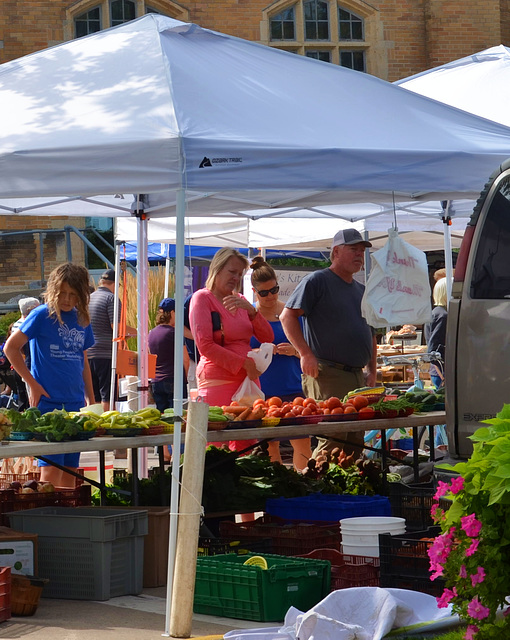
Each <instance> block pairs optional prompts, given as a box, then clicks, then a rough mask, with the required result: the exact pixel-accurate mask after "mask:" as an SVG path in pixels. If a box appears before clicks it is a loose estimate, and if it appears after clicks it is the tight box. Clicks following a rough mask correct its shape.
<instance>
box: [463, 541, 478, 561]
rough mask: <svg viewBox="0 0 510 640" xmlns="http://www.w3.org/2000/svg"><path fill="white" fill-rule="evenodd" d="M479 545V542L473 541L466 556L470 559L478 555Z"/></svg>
mask: <svg viewBox="0 0 510 640" xmlns="http://www.w3.org/2000/svg"><path fill="white" fill-rule="evenodd" d="M479 544H480V541H479V540H473V542H472V543H471V545H470V546H469V548H468V549H466V556H467V557H469V556H472V555H474V554H475V553H476V550H477V549H478V545H479Z"/></svg>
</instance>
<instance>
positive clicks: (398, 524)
mask: <svg viewBox="0 0 510 640" xmlns="http://www.w3.org/2000/svg"><path fill="white" fill-rule="evenodd" d="M405 522H406V521H405V519H404V518H393V517H390V516H366V517H359V518H343V519H342V520H340V531H341V534H342V550H343V553H347V554H352V555H358V556H372V557H375V558H378V557H379V534H380V533H390V534H391V535H399V534H403V533H405V530H406V528H405Z"/></svg>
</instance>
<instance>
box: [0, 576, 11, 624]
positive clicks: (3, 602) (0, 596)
mask: <svg viewBox="0 0 510 640" xmlns="http://www.w3.org/2000/svg"><path fill="white" fill-rule="evenodd" d="M10 617H11V568H10V567H0V622H4V621H5V620H9V618H10Z"/></svg>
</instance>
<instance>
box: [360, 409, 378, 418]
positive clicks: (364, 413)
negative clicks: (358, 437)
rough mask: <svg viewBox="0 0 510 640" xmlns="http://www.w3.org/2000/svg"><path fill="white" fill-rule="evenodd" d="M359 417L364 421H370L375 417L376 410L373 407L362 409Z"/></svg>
mask: <svg viewBox="0 0 510 640" xmlns="http://www.w3.org/2000/svg"><path fill="white" fill-rule="evenodd" d="M359 415H360V418H362V419H363V420H370V419H371V418H373V417H374V416H375V410H374V409H372V407H362V408H361V409H360V410H359Z"/></svg>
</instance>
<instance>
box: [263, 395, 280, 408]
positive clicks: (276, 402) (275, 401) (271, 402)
mask: <svg viewBox="0 0 510 640" xmlns="http://www.w3.org/2000/svg"><path fill="white" fill-rule="evenodd" d="M282 404H283V400H282V399H281V398H278V396H273V397H272V398H269V399H268V400H267V406H268V407H281V406H282Z"/></svg>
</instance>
